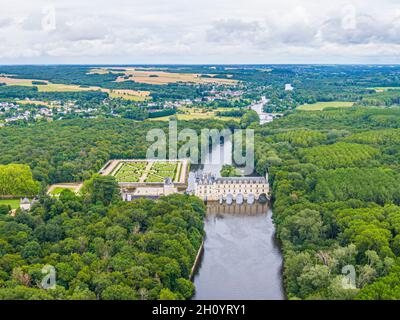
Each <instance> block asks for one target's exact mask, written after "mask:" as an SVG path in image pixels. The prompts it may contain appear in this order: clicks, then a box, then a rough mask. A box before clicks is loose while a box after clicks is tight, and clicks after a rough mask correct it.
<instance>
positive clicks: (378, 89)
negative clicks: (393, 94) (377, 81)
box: [369, 87, 400, 92]
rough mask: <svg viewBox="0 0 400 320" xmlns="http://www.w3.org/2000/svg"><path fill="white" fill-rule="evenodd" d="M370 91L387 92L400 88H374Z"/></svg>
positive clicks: (399, 88)
mask: <svg viewBox="0 0 400 320" xmlns="http://www.w3.org/2000/svg"><path fill="white" fill-rule="evenodd" d="M369 89H371V90H375V91H376V92H385V91H389V90H400V87H376V88H369Z"/></svg>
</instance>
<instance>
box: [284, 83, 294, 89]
mask: <svg viewBox="0 0 400 320" xmlns="http://www.w3.org/2000/svg"><path fill="white" fill-rule="evenodd" d="M293 90H294V88H293V87H292V85H291V84H290V83H287V84H285V91H293Z"/></svg>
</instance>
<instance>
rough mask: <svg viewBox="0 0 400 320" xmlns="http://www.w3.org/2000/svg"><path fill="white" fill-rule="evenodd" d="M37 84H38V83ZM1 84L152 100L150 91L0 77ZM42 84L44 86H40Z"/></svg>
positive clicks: (46, 90) (40, 89)
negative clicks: (103, 93) (101, 93)
mask: <svg viewBox="0 0 400 320" xmlns="http://www.w3.org/2000/svg"><path fill="white" fill-rule="evenodd" d="M36 82H37V83H36ZM0 83H5V84H6V85H8V86H27V87H30V86H32V87H33V86H35V87H37V88H38V91H39V92H79V91H101V92H105V93H108V94H109V96H110V98H122V99H126V100H133V101H145V100H147V99H151V97H150V92H149V91H138V90H111V89H107V88H101V87H97V86H79V85H73V84H60V83H51V82H49V81H46V80H40V81H39V80H32V79H16V78H10V77H4V76H3V77H2V76H0ZM38 83H42V84H38Z"/></svg>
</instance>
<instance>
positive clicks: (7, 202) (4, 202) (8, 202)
mask: <svg viewBox="0 0 400 320" xmlns="http://www.w3.org/2000/svg"><path fill="white" fill-rule="evenodd" d="M19 204H20V199H4V200H0V205H6V206H11V209H17V208H19Z"/></svg>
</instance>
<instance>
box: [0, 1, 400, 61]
mask: <svg viewBox="0 0 400 320" xmlns="http://www.w3.org/2000/svg"><path fill="white" fill-rule="evenodd" d="M49 7H50V8H52V7H53V8H54V12H55V18H56V20H55V22H56V25H55V29H54V30H53V29H47V30H46V29H44V28H43V19H46V15H47V14H48V10H45V9H46V8H49ZM0 8H1V11H0V63H87V62H90V63H116V64H118V63H292V62H302V63H306V62H308V63H319V62H323V63H329V62H331V63H336V62H351V63H353V62H371V63H383V62H387V63H395V62H399V53H398V52H400V50H399V49H400V5H399V4H398V2H397V1H395V0H381V1H379V2H376V1H373V0H352V1H344V0H343V1H340V0H339V2H336V3H335V4H334V3H333V2H330V1H329V2H328V1H326V2H325V1H320V0H303V1H296V0H280V1H279V2H278V1H272V0H246V1H243V0H201V1H200V0H191V1H187V0H147V1H143V0H114V1H108V0H97V1H96V0H87V1H85V2H82V1H78V0H53V1H51V0H35V1H29V2H27V1H23V0H14V1H12V2H9V1H7V0H0Z"/></svg>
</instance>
